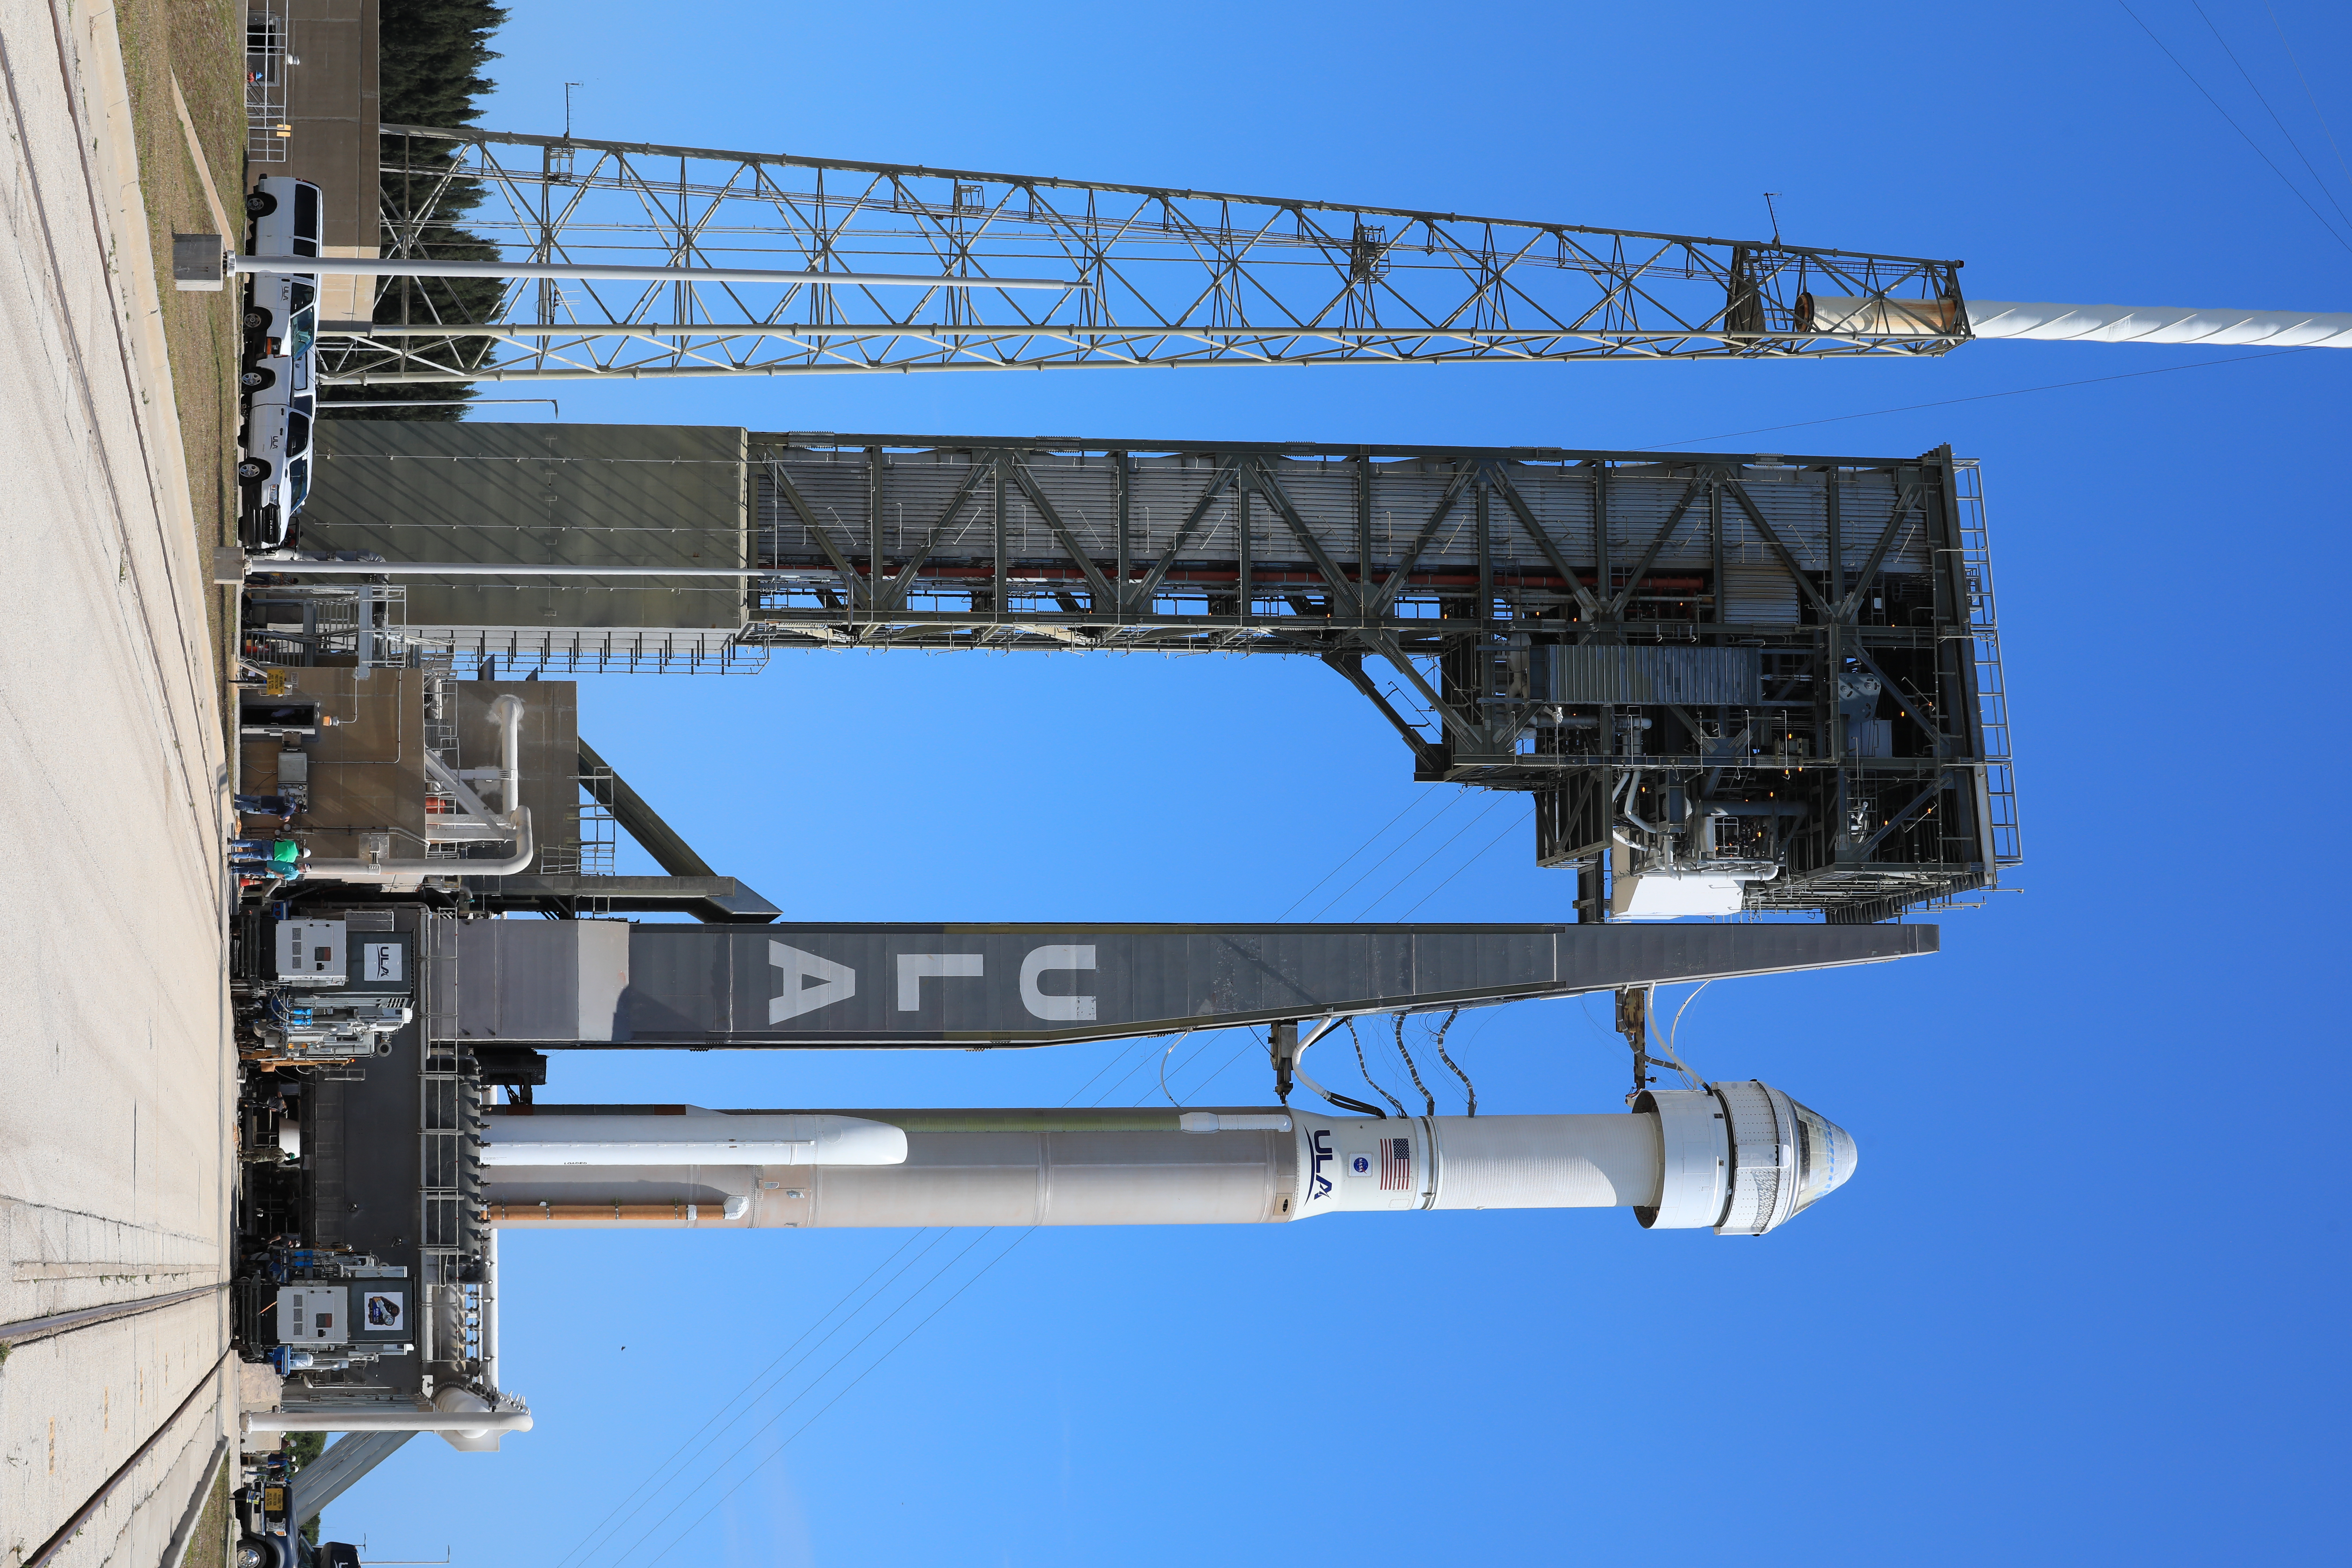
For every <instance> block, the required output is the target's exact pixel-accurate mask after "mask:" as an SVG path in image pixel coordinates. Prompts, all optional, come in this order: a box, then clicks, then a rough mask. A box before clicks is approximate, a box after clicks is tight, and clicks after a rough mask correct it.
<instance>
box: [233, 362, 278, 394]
mask: <svg viewBox="0 0 2352 1568" xmlns="http://www.w3.org/2000/svg"><path fill="white" fill-rule="evenodd" d="M236 384H238V385H239V386H241V387H243V388H245V390H246V391H247V392H259V391H261V390H262V389H263V388H264V387H269V386H275V385H277V384H278V373H277V372H276V371H274V370H264V369H262V368H261V367H260V366H259V365H255V366H254V367H253V368H252V369H250V370H247V371H243V372H241V373H239V374H238V375H237V378H236Z"/></svg>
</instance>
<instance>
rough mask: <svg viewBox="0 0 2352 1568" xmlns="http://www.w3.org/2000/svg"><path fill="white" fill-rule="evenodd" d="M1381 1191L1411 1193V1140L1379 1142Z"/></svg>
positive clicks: (1383, 1140)
mask: <svg viewBox="0 0 2352 1568" xmlns="http://www.w3.org/2000/svg"><path fill="white" fill-rule="evenodd" d="M1381 1191H1382V1192H1384V1193H1409V1192H1411V1191H1412V1139H1410V1138H1383V1139H1381Z"/></svg>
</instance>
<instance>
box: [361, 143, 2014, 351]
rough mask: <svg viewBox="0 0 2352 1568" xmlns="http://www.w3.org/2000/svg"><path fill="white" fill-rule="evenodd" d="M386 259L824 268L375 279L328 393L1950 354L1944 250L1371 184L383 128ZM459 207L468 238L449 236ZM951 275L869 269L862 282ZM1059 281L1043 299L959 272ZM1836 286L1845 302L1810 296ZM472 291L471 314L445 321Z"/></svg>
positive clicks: (1953, 321) (1951, 322) (1961, 334)
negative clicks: (370, 315)
mask: <svg viewBox="0 0 2352 1568" xmlns="http://www.w3.org/2000/svg"><path fill="white" fill-rule="evenodd" d="M383 154H384V158H383V174H384V184H385V191H386V197H387V200H386V205H385V209H384V214H385V216H384V219H383V253H384V254H385V255H387V256H402V257H427V256H446V255H450V254H462V255H464V256H469V257H470V256H478V255H479V254H480V242H481V241H485V240H486V241H488V242H489V243H490V244H491V245H492V246H493V247H496V250H497V252H498V253H499V258H502V259H505V260H509V261H531V262H569V263H582V264H592V265H593V264H614V263H626V264H632V265H642V264H645V263H646V262H649V261H650V262H651V263H653V264H655V265H660V266H670V267H677V268H700V269H710V268H727V267H733V268H743V267H751V266H758V267H774V268H807V269H812V270H817V271H824V272H840V273H842V274H844V280H843V281H842V282H841V283H840V284H838V285H835V284H829V283H815V284H793V285H777V286H767V287H762V286H760V285H756V284H742V283H714V282H704V281H690V280H676V281H651V282H646V281H639V282H633V283H626V284H614V283H609V282H593V283H592V282H583V281H578V280H566V281H560V282H559V281H555V280H551V279H530V280H517V281H513V282H509V284H507V285H506V286H505V287H504V289H502V290H498V291H496V301H495V308H494V309H488V310H485V309H482V302H483V301H485V300H486V299H487V298H488V297H487V296H486V295H483V294H480V293H473V294H463V295H456V296H453V295H451V294H450V293H449V292H448V291H446V290H443V291H439V292H436V291H435V290H433V289H426V288H424V287H420V286H419V285H417V284H416V283H415V281H414V280H412V279H402V278H394V277H387V278H385V279H383V280H382V281H381V282H380V283H379V284H378V290H379V308H378V310H377V311H376V317H377V321H376V324H375V325H374V326H373V328H372V329H370V330H368V331H357V330H355V329H354V330H352V331H347V332H345V333H344V334H343V335H341V336H337V337H333V338H331V341H330V342H329V343H328V344H327V345H326V347H327V348H328V349H329V351H330V352H329V354H328V362H327V365H326V370H327V374H326V376H325V378H324V379H325V380H326V382H327V383H328V384H345V385H363V384H364V385H377V384H435V383H457V382H530V381H559V380H578V379H593V378H598V377H604V376H628V377H632V378H660V377H673V376H677V377H691V376H711V375H836V374H892V373H901V372H908V371H943V372H952V371H973V370H1003V369H1051V368H1111V367H1122V366H1124V367H1139V366H1157V367H1171V368H1175V367H1185V366H1210V365H1285V364H1351V363H1366V364H1406V363H1439V362H1454V361H1504V362H1526V361H1545V360H1560V359H1662V358H1674V359H1683V358H1693V357H1726V356H1730V357H1750V358H1754V357H1779V356H1789V355H1824V354H1827V355H1853V354H1899V355H1915V356H1916V355H1921V354H1938V353H1944V352H1945V351H1946V350H1948V349H1949V348H1950V347H1952V346H1953V345H1954V344H1956V343H1958V342H1963V341H1965V340H1966V338H1967V336H1968V331H1969V329H1968V323H1967V313H1966V308H1965V305H1964V303H1963V302H1962V300H1961V294H1960V287H1959V268H1960V263H1958V262H1957V261H1948V260H1935V259H1930V258H1920V257H1898V256H1881V255H1872V254H1868V253H1864V252H1858V251H1848V250H1832V249H1821V248H1812V247H1802V246H1793V245H1786V244H1782V243H1780V242H1779V241H1778V239H1777V238H1776V239H1774V240H1770V241H1757V240H1727V239H1714V238H1706V237H1696V236H1691V235H1670V234H1654V233H1646V232H1641V231H1636V230H1630V229H1608V228H1593V227H1590V226H1583V225H1579V224H1568V223H1556V222H1548V221H1535V220H1528V219H1511V218H1497V217H1484V216H1472V215H1466V214H1462V213H1452V212H1429V211H1420V210H1414V209H1411V208H1403V207H1388V206H1376V205H1364V204H1360V203H1349V202H1339V201H1328V200H1321V199H1301V198H1288V197H1270V196H1248V195H1231V194H1227V193H1222V192H1213V191H1194V190H1189V189H1179V188H1175V187H1169V186H1157V185H1147V184H1112V183H1105V182H1097V181H1083V180H1067V179H1060V178H1053V177H1045V176H1038V175H1028V174H990V173H984V172H980V171H972V170H958V169H934V168H927V167H920V166H914V165H906V164H894V163H861V162H856V161H851V160H845V159H828V158H814V157H805V156H800V155H795V154H790V153H736V152H725V151H719V150H716V149H711V148H700V147H677V146H662V145H655V144H649V143H632V142H596V141H589V140H585V139H582V138H576V137H557V136H530V135H520V134H515V133H509V132H490V131H480V130H467V129H448V128H433V127H425V126H409V125H386V126H384V127H383ZM461 230H462V236H461V235H460V231H461ZM886 272H887V273H890V274H894V275H904V274H908V273H917V274H922V275H926V276H928V275H932V274H936V275H937V276H939V277H940V278H941V279H961V280H964V282H963V284H962V285H961V286H959V287H954V288H948V287H940V288H929V289H927V288H921V287H899V288H878V287H873V286H866V285H861V284H859V283H858V282H856V275H858V274H872V273H886ZM1041 275H1043V276H1047V277H1056V278H1066V279H1068V280H1069V287H1068V288H1067V289H1064V290H1062V291H1060V292H1058V293H1055V292H1044V293H1039V292H1035V291H1030V290H1013V289H988V288H984V287H983V288H973V287H971V286H970V285H969V280H970V279H986V278H990V277H1002V278H1012V277H1024V278H1027V277H1037V276H1041ZM1817 299H1818V300H1823V301H1830V300H1834V301H1836V302H1837V303H1836V305H1835V308H1834V311H1833V313H1832V311H1830V310H1826V309H1825V310H1816V305H1815V301H1816V300H1817ZM458 301H464V302H467V303H471V304H472V306H473V310H474V311H476V312H478V319H464V320H461V319H457V317H456V315H455V314H453V306H454V305H455V304H456V303H457V302H458Z"/></svg>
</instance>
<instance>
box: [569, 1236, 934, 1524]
mask: <svg viewBox="0 0 2352 1568" xmlns="http://www.w3.org/2000/svg"><path fill="white" fill-rule="evenodd" d="M927 1228H928V1227H927ZM923 1235H924V1232H923V1231H921V1230H918V1231H916V1232H915V1233H914V1234H913V1235H912V1236H909V1237H908V1238H907V1239H906V1240H905V1241H902V1242H900V1243H899V1244H898V1247H896V1248H894V1249H893V1250H892V1251H891V1252H890V1254H889V1255H888V1256H887V1257H886V1258H883V1259H882V1261H881V1262H879V1263H877V1264H876V1265H875V1266H874V1268H872V1269H871V1270H870V1271H868V1272H867V1274H866V1278H865V1279H861V1280H859V1281H858V1282H857V1283H856V1284H855V1285H853V1286H851V1287H850V1288H849V1289H847V1290H845V1291H844V1292H842V1294H841V1297H840V1299H839V1300H836V1301H835V1302H834V1304H833V1305H832V1306H831V1307H828V1308H827V1309H825V1310H824V1312H822V1313H820V1314H819V1315H818V1317H817V1318H816V1320H815V1321H814V1322H812V1323H811V1324H810V1325H809V1326H808V1327H807V1328H806V1329H803V1331H801V1333H800V1335H799V1336H798V1337H797V1338H795V1339H794V1340H793V1342H792V1343H791V1344H788V1345H786V1346H785V1347H784V1349H783V1351H782V1352H781V1353H780V1354H778V1355H777V1357H776V1358H775V1360H773V1361H772V1362H770V1363H768V1364H767V1365H766V1366H764V1367H762V1368H761V1370H760V1371H759V1372H757V1373H753V1374H752V1376H751V1379H750V1380H749V1381H748V1382H746V1383H745V1384H744V1385H743V1387H742V1388H741V1389H740V1390H739V1391H737V1392H736V1393H735V1394H733V1395H731V1396H730V1398H729V1399H728V1401H727V1403H726V1404H725V1405H720V1406H719V1409H718V1410H717V1411H715V1412H713V1413H712V1415H711V1416H710V1418H709V1420H707V1421H705V1422H704V1423H703V1424H702V1425H701V1426H698V1427H697V1428H696V1429H695V1430H694V1431H693V1432H691V1433H689V1434H688V1436H686V1438H685V1439H684V1440H683V1441H682V1442H680V1443H679V1444H678V1446H677V1451H676V1452H675V1453H673V1454H672V1455H671V1456H670V1457H669V1458H667V1459H665V1460H663V1461H662V1462H661V1463H660V1464H659V1465H657V1466H656V1467H655V1468H654V1470H653V1472H652V1473H651V1474H650V1475H648V1476H647V1477H646V1479H645V1480H643V1481H641V1482H639V1483H638V1485H637V1487H636V1489H635V1490H634V1491H632V1492H630V1493H629V1495H628V1496H627V1497H625V1498H624V1499H622V1500H621V1501H620V1502H619V1503H618V1504H616V1505H614V1509H613V1510H612V1512H610V1513H608V1514H606V1515H605V1516H604V1519H603V1520H602V1521H598V1523H597V1525H596V1526H595V1528H594V1529H593V1530H591V1531H589V1532H588V1533H587V1534H586V1535H585V1536H583V1537H582V1538H581V1539H580V1541H578V1542H575V1543H574V1544H573V1546H572V1550H571V1551H569V1552H565V1553H564V1554H563V1556H562V1558H560V1559H558V1560H557V1563H556V1568H564V1564H566V1563H571V1562H572V1560H573V1559H574V1558H580V1557H583V1553H584V1554H585V1556H586V1557H593V1556H594V1555H595V1554H596V1553H597V1552H599V1551H601V1550H602V1549H603V1546H604V1545H605V1544H609V1542H610V1541H611V1538H612V1535H613V1534H614V1533H615V1527H614V1521H615V1520H622V1521H625V1520H627V1519H630V1518H634V1517H635V1515H637V1514H639V1513H641V1512H643V1511H644V1510H645V1506H646V1505H645V1504H643V1503H640V1502H637V1501H636V1500H637V1499H638V1498H639V1497H640V1496H641V1495H643V1494H644V1493H645V1492H646V1490H647V1489H648V1488H651V1489H655V1490H656V1491H657V1490H658V1489H660V1488H661V1487H663V1486H666V1485H667V1484H669V1481H675V1480H676V1479H677V1475H672V1476H670V1477H669V1478H668V1481H665V1480H664V1479H663V1473H664V1472H665V1471H667V1470H669V1469H670V1468H671V1467H672V1466H673V1465H677V1466H678V1467H679V1469H678V1472H677V1473H678V1474H680V1475H682V1474H683V1473H684V1468H683V1467H684V1463H685V1462H686V1461H689V1460H691V1459H694V1458H699V1457H700V1456H701V1455H702V1454H703V1453H705V1452H707V1451H708V1450H709V1447H710V1445H711V1444H712V1443H715V1442H717V1441H718V1440H719V1436H723V1435H724V1434H725V1433H726V1432H727V1431H728V1430H729V1429H730V1428H731V1427H732V1426H734V1425H735V1423H736V1422H737V1421H740V1420H741V1419H742V1418H743V1415H748V1414H749V1413H750V1409H751V1405H757V1404H758V1403H759V1401H760V1400H761V1399H763V1398H765V1397H766V1396H767V1394H769V1393H771V1392H772V1391H773V1387H774V1384H770V1386H769V1387H768V1388H765V1389H761V1388H760V1384H762V1383H764V1382H768V1379H769V1373H772V1372H774V1371H775V1370H776V1368H777V1367H779V1366H781V1365H782V1364H783V1363H784V1362H785V1360H786V1359H787V1358H789V1357H791V1356H792V1354H793V1351H795V1350H797V1349H799V1348H800V1345H801V1343H802V1342H803V1341H804V1340H806V1339H807V1338H808V1336H809V1335H810V1334H813V1333H814V1332H815V1331H816V1330H817V1329H818V1327H819V1326H821V1325H822V1324H823V1323H824V1321H826V1320H827V1319H828V1318H831V1317H832V1316H833V1315H834V1313H835V1312H837V1311H839V1310H841V1307H842V1304H843V1303H844V1302H846V1301H847V1300H849V1299H850V1298H851V1297H853V1296H856V1295H857V1294H858V1293H859V1292H860V1291H862V1290H864V1289H866V1286H867V1285H868V1284H870V1283H872V1281H873V1279H874V1277H875V1276H876V1275H877V1274H879V1273H881V1272H882V1271H883V1270H884V1269H885V1268H889V1266H890V1264H891V1262H892V1260H894V1259H895V1258H898V1255H899V1254H900V1253H902V1252H904V1251H906V1250H907V1248H908V1247H913V1246H914V1245H915V1244H916V1243H917V1242H918V1241H920V1240H922V1238H923ZM946 1236H947V1233H946V1232H945V1231H944V1230H941V1231H940V1232H939V1233H938V1234H937V1235H934V1236H932V1237H931V1238H930V1239H929V1241H928V1242H925V1243H924V1245H923V1247H922V1248H921V1250H920V1251H919V1252H917V1253H916V1254H915V1256H914V1257H912V1258H908V1260H907V1261H906V1263H905V1264H903V1265H901V1266H900V1268H899V1269H898V1272H897V1273H895V1274H893V1275H891V1277H890V1278H889V1279H887V1280H885V1281H883V1283H882V1285H881V1286H880V1287H879V1288H878V1289H877V1290H876V1291H875V1293H874V1296H873V1297H869V1298H867V1300H866V1302H863V1303H861V1304H860V1305H859V1307H858V1308H857V1309H856V1310H852V1311H851V1313H850V1314H849V1316H848V1317H845V1318H844V1319H843V1320H842V1321H841V1322H840V1323H836V1324H835V1325H834V1327H833V1328H832V1329H831V1330H829V1331H826V1333H825V1335H824V1339H820V1340H818V1341H817V1342H816V1344H814V1345H812V1346H810V1347H809V1350H808V1352H805V1353H804V1354H803V1355H802V1356H801V1357H800V1358H799V1360H797V1361H794V1362H793V1364H792V1366H790V1367H786V1368H785V1370H784V1372H783V1373H782V1376H779V1377H778V1378H777V1379H776V1380H775V1383H781V1382H782V1379H783V1377H788V1376H790V1375H791V1374H792V1373H793V1371H795V1370H797V1369H798V1368H799V1367H800V1365H801V1364H802V1363H803V1362H805V1361H807V1359H808V1357H809V1356H810V1355H813V1354H814V1353H815V1352H816V1350H817V1349H818V1348H819V1347H820V1346H822V1345H823V1344H824V1342H825V1340H829V1339H831V1338H832V1337H833V1336H834V1335H835V1334H837V1333H839V1332H840V1331H841V1330H842V1329H843V1328H844V1327H845V1326H846V1325H847V1324H848V1323H850V1322H851V1321H855V1319H856V1315H857V1312H858V1311H861V1310H864V1309H865V1308H866V1306H868V1305H871V1303H872V1301H873V1300H875V1299H876V1298H878V1297H879V1296H880V1294H881V1293H882V1291H883V1290H887V1289H889V1288H890V1286H891V1285H893V1284H896V1283H897V1282H898V1280H899V1279H902V1278H904V1277H905V1275H906V1273H907V1270H908V1269H909V1268H913V1267H914V1266H915V1265H916V1264H917V1263H919V1262H920V1261H921V1260H922V1258H924V1257H925V1256H926V1255H927V1254H928V1253H929V1252H930V1251H931V1249H932V1248H933V1247H937V1246H938V1245H939V1244H940V1242H941V1241H942V1240H944V1239H945V1238H946ZM753 1390H758V1392H756V1393H754V1392H753ZM747 1394H748V1395H749V1396H750V1397H749V1400H748V1402H747V1403H746V1405H745V1408H744V1410H743V1411H741V1412H739V1413H738V1414H737V1415H734V1416H732V1417H730V1418H728V1419H727V1420H726V1421H725V1422H724V1423H723V1424H722V1423H721V1421H720V1418H721V1417H722V1416H726V1415H727V1412H728V1411H729V1410H730V1408H731V1407H732V1406H733V1405H735V1404H736V1402H737V1401H739V1400H744V1399H745V1396H746V1395H747ZM712 1426H718V1428H719V1430H718V1431H717V1432H715V1433H712V1434H711V1436H710V1437H709V1440H708V1441H706V1442H704V1443H703V1444H702V1445H701V1447H695V1446H694V1445H695V1439H696V1438H698V1437H700V1436H702V1435H703V1434H704V1433H705V1432H709V1431H710V1429H711V1427H712ZM689 1450H691V1451H690V1452H689Z"/></svg>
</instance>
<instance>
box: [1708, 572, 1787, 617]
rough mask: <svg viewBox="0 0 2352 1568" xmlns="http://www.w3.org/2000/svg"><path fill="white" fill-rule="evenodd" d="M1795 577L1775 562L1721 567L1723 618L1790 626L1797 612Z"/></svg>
mask: <svg viewBox="0 0 2352 1568" xmlns="http://www.w3.org/2000/svg"><path fill="white" fill-rule="evenodd" d="M1797 605H1798V596H1797V582H1796V579H1795V578H1793V577H1791V576H1790V575H1789V574H1787V573H1786V572H1783V571H1781V570H1780V567H1778V566H1777V565H1775V566H1726V567H1725V568H1724V569H1723V618H1724V620H1725V621H1727V623H1729V624H1730V625H1732V626H1795V625H1796V624H1797V623H1798V621H1799V620H1800V619H1801V616H1800V615H1799V613H1798V608H1797Z"/></svg>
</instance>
